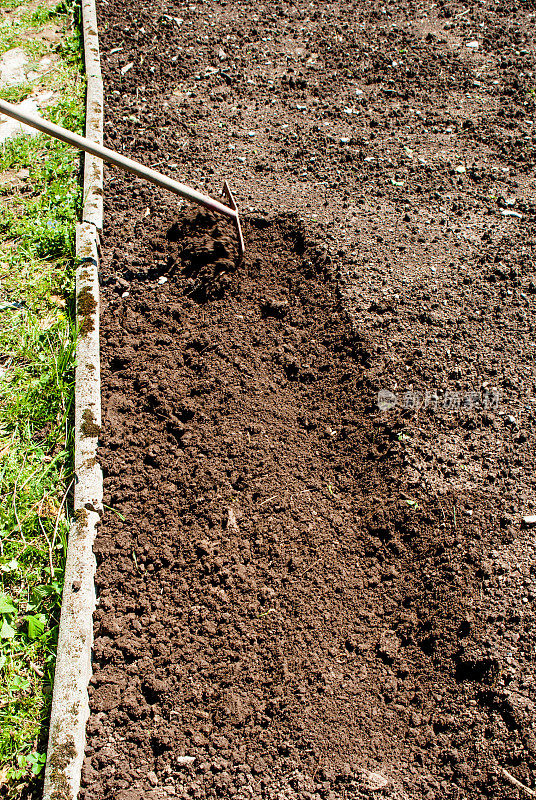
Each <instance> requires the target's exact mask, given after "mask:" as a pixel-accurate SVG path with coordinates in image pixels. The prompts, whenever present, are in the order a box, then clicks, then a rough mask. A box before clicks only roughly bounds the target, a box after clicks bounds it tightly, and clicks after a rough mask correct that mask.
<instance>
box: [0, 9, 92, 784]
mask: <svg viewBox="0 0 536 800" xmlns="http://www.w3.org/2000/svg"><path fill="white" fill-rule="evenodd" d="M3 7H4V8H5V7H6V0H4V5H3ZM60 11H61V13H62V14H63V15H64V19H69V15H70V13H71V12H70V11H69V8H68V7H66V6H65V5H63V6H62V7H61V9H60ZM55 13H57V12H55ZM47 14H48V16H47ZM47 14H44V13H41V14H39V13H37V12H32V14H26V15H24V14H23V15H22V16H20V18H19V23H17V25H20V26H21V27H20V28H17V30H18V33H17V35H19V34H20V37H23V36H24V29H23V26H22V23H21V22H20V20H22V19H24V20H25V23H24V24H25V25H27V26H28V27H27V29H26V30H28V29H30V30H31V31H32V35H35V36H38V26H39V25H41V24H43V21H47V20H48V19H49V18H50V13H49V12H47ZM56 18H57V17H54V19H56ZM2 27H3V28H4V29H2ZM11 33H13V31H11ZM5 34H6V30H5V25H4V26H0V52H2V48H3V47H4V45H5V41H6V35H5ZM10 35H11V34H10ZM11 41H14V39H12V40H11ZM15 46H16V45H15ZM79 54H80V46H79V38H78V34H76V35H73V36H71V37H70V38H68V39H67V41H65V42H64V44H63V46H62V49H61V55H62V61H61V63H60V64H58V65H57V68H56V72H55V75H53V76H48V78H47V79H50V80H51V81H54V80H56V81H59V82H61V85H62V87H63V91H62V95H61V97H62V99H61V101H60V102H58V103H57V104H56V105H55V106H54V107H50V108H48V109H47V111H46V116H47V117H48V118H49V119H51V120H52V121H53V122H56V123H58V124H60V125H63V126H65V127H68V128H70V129H71V130H74V131H76V132H78V133H82V132H83V119H84V113H83V101H84V84H83V82H82V81H81V80H80V78H79V72H80V69H79V64H80V61H79V58H80V56H79ZM42 85H43V83H41V86H42ZM79 165H80V159H79V156H78V153H77V152H76V151H74V150H73V149H72V148H69V147H68V146H67V145H65V144H63V143H60V142H56V141H55V140H52V139H49V138H48V137H44V136H36V137H19V138H17V139H15V140H11V141H9V142H7V143H6V144H5V145H3V146H0V210H1V213H0V787H1V794H2V797H9V798H15V797H20V796H21V795H24V796H25V797H32V796H35V797H37V796H39V781H40V779H41V778H42V771H43V766H44V761H45V750H46V742H47V724H48V717H49V713H50V700H51V691H52V683H53V677H54V663H55V651H56V642H57V632H58V622H59V610H60V603H61V591H62V579H63V569H64V560H65V551H66V540H67V531H68V526H69V521H70V507H71V500H70V497H71V490H72V480H73V478H72V471H73V465H72V449H73V448H72V438H73V433H72V412H73V394H74V358H75V341H76V335H75V333H76V332H75V328H74V323H73V318H72V313H71V309H72V299H73V294H74V263H75V241H74V232H75V223H76V221H77V219H78V218H79V213H80V206H81V199H82V198H81V195H82V191H81V188H80V185H79V179H78V178H79V174H78V173H79Z"/></svg>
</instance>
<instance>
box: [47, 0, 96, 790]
mask: <svg viewBox="0 0 536 800" xmlns="http://www.w3.org/2000/svg"><path fill="white" fill-rule="evenodd" d="M82 23H83V29H84V61H85V70H86V76H87V97H86V137H87V138H88V139H92V140H93V141H96V142H98V143H99V144H102V132H103V86H102V77H101V69H100V55H99V40H98V31H97V14H96V9H95V0H83V2H82ZM102 187H103V164H102V161H101V160H100V159H98V158H95V157H94V156H90V155H88V154H85V160H84V208H83V217H82V219H83V221H82V222H81V223H80V224H79V225H78V226H77V230H76V255H77V259H78V266H77V270H76V316H77V326H78V339H77V345H76V378H75V488H74V517H75V521H74V523H73V524H72V526H71V529H70V532H69V543H68V547H67V562H66V569H65V584H64V589H63V598H62V607H61V618H60V629H59V637H58V651H57V658H56V672H55V679H54V693H53V697H52V710H51V716H50V730H49V740H48V752H47V762H46V768H45V783H44V790H43V798H44V800H75V798H76V797H77V795H78V790H79V788H80V778H81V770H82V762H83V759H84V750H85V741H86V723H87V720H88V717H89V702H88V692H87V690H88V684H89V680H90V677H91V649H92V645H93V611H94V609H95V604H96V597H95V584H94V577H95V557H94V554H93V541H94V538H95V532H96V528H97V525H98V523H99V521H100V516H101V513H102V471H101V469H100V466H99V464H98V462H97V460H96V456H97V446H98V437H99V433H100V424H101V403H100V354H99V307H100V306H99V281H98V267H99V233H100V231H101V229H102V220H103V189H102Z"/></svg>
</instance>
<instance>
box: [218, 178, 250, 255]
mask: <svg viewBox="0 0 536 800" xmlns="http://www.w3.org/2000/svg"><path fill="white" fill-rule="evenodd" d="M223 192H224V194H226V195H227V200H228V201H229V205H230V206H231V208H232V209H233V211H236V217H235V218H234V220H233V222H234V224H235V225H236V235H237V236H238V256H239V258H242V257H243V255H244V252H245V249H246V248H245V245H244V237H243V235H242V226H241V224H240V217H239V215H238V206H237V205H236V201H235V199H234V197H233V193H232V192H231V189H230V186H229V184H228V183H227V181H225V183H224V184H223Z"/></svg>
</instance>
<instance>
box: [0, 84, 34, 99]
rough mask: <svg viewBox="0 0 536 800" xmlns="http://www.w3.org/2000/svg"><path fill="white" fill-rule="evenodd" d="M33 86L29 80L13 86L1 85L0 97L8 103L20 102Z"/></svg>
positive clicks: (30, 91)
mask: <svg viewBox="0 0 536 800" xmlns="http://www.w3.org/2000/svg"><path fill="white" fill-rule="evenodd" d="M32 89H33V86H32V84H31V83H29V81H25V82H24V83H17V84H16V85H15V86H2V87H1V88H0V98H1V99H2V100H5V101H6V102H8V103H22V101H23V100H26V98H27V97H28V95H30V94H31V93H32Z"/></svg>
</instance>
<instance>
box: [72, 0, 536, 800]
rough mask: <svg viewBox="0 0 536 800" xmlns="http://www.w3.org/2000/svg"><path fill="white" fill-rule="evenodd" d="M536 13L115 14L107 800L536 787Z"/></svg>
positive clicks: (108, 39) (234, 10)
mask: <svg viewBox="0 0 536 800" xmlns="http://www.w3.org/2000/svg"><path fill="white" fill-rule="evenodd" d="M535 12H536V5H534V4H533V3H531V2H525V3H522V4H519V5H518V8H517V9H516V10H514V9H513V8H512V7H511V6H507V5H502V4H500V3H491V2H480V3H478V4H475V5H474V6H469V7H466V6H464V5H462V4H459V3H456V2H452V3H447V2H440V3H439V4H426V5H418V4H413V3H411V2H407V3H401V4H398V5H397V6H396V7H395V6H394V5H385V6H382V5H381V4H375V3H363V2H362V3H351V2H350V3H346V4H341V5H338V4H334V5H327V4H322V3H321V4H309V3H306V2H303V1H302V0H299V1H298V2H296V3H290V2H289V3H286V2H278V3H275V4H272V5H251V4H249V5H246V4H240V3H238V2H237V0H230V2H210V3H208V2H205V3H196V4H195V5H184V4H181V3H176V2H172V3H171V4H166V5H164V4H161V3H160V2H158V0H157V2H156V3H152V4H151V5H150V6H149V5H147V6H146V7H145V6H144V5H143V4H142V5H141V6H139V7H137V8H136V9H135V10H131V9H127V8H125V6H124V4H120V3H118V2H117V0H108V2H103V3H102V4H101V6H100V29H101V41H102V47H103V66H104V72H105V80H106V96H107V103H108V124H107V127H106V131H107V144H109V145H111V146H113V147H115V148H118V149H120V150H122V151H124V152H126V153H127V154H129V155H131V156H134V157H136V158H138V159H140V160H142V161H144V162H145V163H147V164H150V165H151V166H154V167H157V168H159V169H162V170H163V171H166V172H168V173H169V174H173V175H174V176H175V177H177V178H179V179H180V180H182V181H185V182H189V183H191V184H193V185H196V186H197V187H199V188H202V189H203V190H205V191H208V192H209V193H212V194H214V195H215V194H216V193H217V191H218V189H219V187H220V186H221V185H222V183H223V180H224V179H225V178H227V179H228V180H230V182H231V185H232V188H233V190H234V191H235V194H236V196H237V200H238V201H239V204H240V207H241V210H242V216H243V221H244V230H245V238H246V257H245V259H244V261H243V262H242V263H239V261H238V259H237V253H236V242H235V236H234V231H233V229H232V227H231V226H229V225H228V224H227V223H226V222H225V221H222V220H220V219H215V218H214V217H211V216H210V215H208V214H206V213H205V212H201V211H198V210H197V209H186V208H184V207H183V206H182V207H177V203H176V201H175V199H174V198H173V197H171V196H169V195H163V193H162V192H160V191H157V190H156V189H154V188H153V187H150V186H147V185H144V184H142V183H141V182H140V181H137V180H135V179H134V178H131V177H130V176H123V175H119V174H118V173H117V172H111V171H110V172H108V173H107V186H106V197H107V209H106V229H105V232H104V239H103V266H102V291H103V301H104V311H103V316H102V367H103V407H104V421H103V433H102V447H101V451H100V459H101V463H102V465H103V469H104V476H105V503H106V505H107V507H108V511H107V513H106V515H105V518H104V520H103V524H102V528H101V531H100V535H99V537H98V540H97V542H96V554H97V560H98V564H99V566H98V571H97V585H98V591H99V598H100V600H99V608H98V610H97V612H96V616H95V652H94V676H93V679H92V682H91V687H90V695H91V707H92V716H91V718H90V720H89V723H88V750H87V758H86V763H85V766H84V771H83V778H84V788H83V789H82V792H81V798H83V800H101V799H103V798H111V797H114V798H118V800H141V798H145V797H149V798H152V800H163V798H167V797H177V798H190V797H194V798H209V797H234V798H237V799H238V800H246V798H264V799H265V800H280V799H281V800H298V799H299V800H312V799H313V798H314V800H318V799H319V798H322V799H326V800H338V798H356V799H358V798H366V797H371V796H376V797H388V798H393V799H394V798H400V799H401V800H402V798H410V799H411V800H417V798H429V799H430V800H431V799H432V798H438V799H439V798H457V799H458V800H462V798H463V800H465V798H467V800H481V799H482V798H491V797H493V798H498V799H499V800H507V799H508V800H510V799H511V798H516V797H518V796H519V797H521V796H526V792H524V791H523V790H522V789H520V788H519V786H518V785H516V784H515V781H516V780H517V781H519V782H521V783H522V784H523V785H525V786H526V787H528V788H529V789H534V788H536V738H535V732H534V726H535V722H534V708H535V702H536V691H535V689H534V649H535V644H536V635H535V633H534V630H533V627H534V603H535V601H536V586H535V573H536V561H535V550H536V547H535V540H534V530H535V528H534V527H533V526H532V522H531V517H532V516H533V515H534V514H535V513H536V495H535V486H536V479H535V478H534V461H535V458H534V452H535V430H536V427H535V419H534V396H533V395H534V391H535V389H536V374H535V372H536V370H535V364H534V348H535V346H536V345H535V342H536V334H535V325H534V322H533V317H532V314H533V310H534V298H535V296H536V269H535V261H534V208H535V206H534V201H533V196H534V186H535V170H534V155H533V145H534V141H535V137H534V136H533V134H532V123H533V115H534V111H535V103H534V98H535V95H534V89H533V87H534V72H533V70H534V46H533V41H532V28H533V24H534V17H535ZM475 41H476V42H478V48H474V47H468V46H467V45H468V44H471V43H473V42H475ZM129 64H132V66H130V67H129V69H128V70H126V71H125V70H123V72H124V74H123V72H122V71H121V70H122V68H123V67H126V66H127V65H129ZM512 212H514V213H513V215H512ZM524 519H525V521H524ZM185 757H187V758H186V760H185ZM188 759H190V760H189V761H188Z"/></svg>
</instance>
